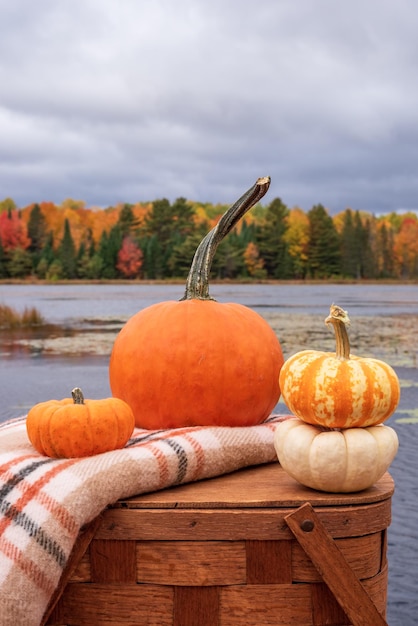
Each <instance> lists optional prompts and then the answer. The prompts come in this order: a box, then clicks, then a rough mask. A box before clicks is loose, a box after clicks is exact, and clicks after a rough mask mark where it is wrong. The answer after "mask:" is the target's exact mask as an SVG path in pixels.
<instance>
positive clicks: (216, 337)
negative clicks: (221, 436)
mask: <svg viewBox="0 0 418 626" xmlns="http://www.w3.org/2000/svg"><path fill="white" fill-rule="evenodd" d="M282 364H283V355H282V350H281V347H280V343H279V341H278V339H277V337H276V335H275V333H274V331H273V330H272V328H271V327H270V326H269V325H268V323H267V322H266V321H265V320H264V319H263V318H262V317H261V316H260V315H258V314H257V313H255V312H254V311H252V310H251V309H249V308H247V307H245V306H242V305H240V304H234V303H232V304H225V303H219V302H216V301H214V300H198V299H190V300H182V301H180V302H175V301H168V302H162V303H159V304H155V305H152V306H150V307H148V308H146V309H143V310H142V311H139V312H138V313H137V314H136V315H134V316H133V317H132V318H130V320H128V322H127V323H126V325H125V326H124V327H123V328H122V330H121V332H120V333H119V335H118V336H117V338H116V340H115V343H114V346H113V350H112V354H111V358H110V365H109V379H110V387H111V390H112V394H113V395H114V396H116V397H118V398H121V399H122V400H124V401H125V402H127V403H128V404H129V405H130V406H131V408H132V410H133V412H134V415H135V421H136V424H137V426H141V427H143V428H147V429H159V428H176V427H181V426H200V425H218V426H221V425H222V426H249V425H253V424H258V423H260V422H262V421H263V420H264V419H266V418H267V417H268V415H269V414H270V412H271V410H272V409H273V407H274V406H275V405H276V403H277V402H278V399H279V397H280V388H279V373H280V368H281V367H282Z"/></svg>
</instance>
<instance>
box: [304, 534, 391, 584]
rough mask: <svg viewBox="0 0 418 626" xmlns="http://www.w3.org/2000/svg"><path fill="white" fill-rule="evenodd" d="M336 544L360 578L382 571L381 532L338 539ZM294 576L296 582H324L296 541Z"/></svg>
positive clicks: (369, 576)
mask: <svg viewBox="0 0 418 626" xmlns="http://www.w3.org/2000/svg"><path fill="white" fill-rule="evenodd" d="M335 543H336V545H337V546H338V548H339V550H341V553H342V554H343V555H344V558H345V560H346V561H347V563H348V564H349V566H350V568H351V569H352V570H353V572H355V574H356V576H357V577H358V578H360V579H362V578H371V577H372V576H376V574H377V573H378V572H379V571H380V569H381V562H382V533H381V532H378V533H374V534H372V535H364V536H363V537H348V538H346V539H336V540H335ZM292 576H293V581H294V582H306V583H311V582H320V581H321V580H322V578H321V576H320V575H319V573H318V570H317V569H316V567H315V566H314V564H313V563H312V561H311V559H310V558H309V557H308V556H307V554H306V552H305V551H304V550H303V548H302V547H301V546H300V545H299V544H298V543H297V542H296V541H295V542H292Z"/></svg>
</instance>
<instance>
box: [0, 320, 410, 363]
mask: <svg viewBox="0 0 418 626" xmlns="http://www.w3.org/2000/svg"><path fill="white" fill-rule="evenodd" d="M262 317H263V318H264V319H265V320H266V321H267V322H268V323H269V324H270V326H271V327H272V328H273V330H274V332H275V333H276V335H277V337H278V338H279V341H280V344H281V346H282V351H283V356H284V357H285V358H288V357H289V356H291V355H292V354H294V353H295V352H299V351H301V350H306V349H309V350H319V351H324V352H334V350H335V339H334V333H333V331H332V329H329V328H327V327H326V326H325V323H324V319H325V318H324V316H323V315H322V314H321V315H319V314H310V313H292V314H291V315H289V314H286V313H268V312H267V313H264V314H263V315H262ZM128 319H129V317H118V319H115V318H112V317H100V318H94V319H93V318H87V319H86V318H84V319H83V322H82V324H81V325H80V324H79V325H77V326H71V327H68V326H56V325H54V326H52V327H50V328H49V330H48V325H46V326H45V327H44V328H36V329H33V331H30V330H28V329H25V332H21V333H17V332H15V333H14V338H13V341H10V342H9V346H10V350H9V352H12V351H13V346H15V347H16V349H20V350H24V351H26V352H28V353H29V354H32V355H36V356H41V357H42V356H45V357H48V356H51V357H52V356H55V357H56V356H59V355H61V356H83V355H84V356H109V355H110V352H111V350H112V346H113V342H114V340H115V338H116V335H117V333H118V332H119V330H120V329H121V328H122V326H123V325H124V323H125V322H126V321H127V320H128ZM414 328H415V329H416V328H418V315H417V314H403V315H393V316H390V315H388V316H375V317H370V316H357V317H355V318H354V319H353V321H352V324H351V326H350V328H349V331H348V332H349V339H350V344H351V352H352V354H353V355H356V356H361V357H371V358H378V359H381V360H384V361H386V362H387V363H388V364H389V365H391V366H392V367H396V366H398V367H411V368H417V367H418V336H417V334H416V333H414V330H413V329H414ZM1 343H4V345H6V342H2V338H1V335H0V345H1Z"/></svg>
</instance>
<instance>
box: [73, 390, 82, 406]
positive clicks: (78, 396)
mask: <svg viewBox="0 0 418 626" xmlns="http://www.w3.org/2000/svg"><path fill="white" fill-rule="evenodd" d="M71 395H72V397H73V401H74V404H84V396H83V392H82V391H81V389H80V387H74V389H73V390H72V392H71Z"/></svg>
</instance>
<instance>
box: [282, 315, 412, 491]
mask: <svg viewBox="0 0 418 626" xmlns="http://www.w3.org/2000/svg"><path fill="white" fill-rule="evenodd" d="M325 323H326V324H330V325H332V326H333V328H334V332H335V339H336V351H335V353H330V352H319V351H316V350H303V351H301V352H298V353H296V354H295V355H293V356H292V357H290V358H289V359H288V360H287V361H286V362H285V363H284V365H283V367H282V369H281V372H280V378H279V381H280V388H281V392H282V396H283V399H284V401H285V403H286V405H287V406H288V408H289V409H290V410H291V411H292V413H293V414H294V415H295V416H296V417H292V418H290V419H288V420H286V421H285V422H282V423H280V424H279V425H278V426H277V429H276V432H275V438H274V445H275V448H276V452H277V456H278V459H279V462H280V464H281V465H282V467H283V469H284V470H285V471H286V472H287V473H288V474H289V475H290V476H292V477H293V478H294V479H296V480H297V481H298V482H300V483H301V484H303V485H305V486H307V487H311V488H313V489H317V490H320V491H329V492H335V493H337V492H355V491H360V490H363V489H366V488H368V487H370V486H372V485H373V484H374V483H375V482H376V481H377V480H378V479H379V478H381V476H383V474H384V473H385V472H386V470H387V469H388V467H389V465H390V464H391V463H392V461H393V459H394V458H395V455H396V453H397V451H398V445H399V443H398V437H397V435H396V432H395V431H394V430H393V428H391V427H389V426H385V425H383V422H384V421H385V420H387V419H388V418H389V417H390V415H392V413H393V412H394V411H395V409H396V407H397V405H398V402H399V398H400V385H399V380H398V377H397V375H396V373H395V371H394V370H393V369H392V368H391V367H390V366H389V365H388V364H387V363H384V362H383V361H380V360H378V359H373V358H361V357H356V356H353V355H351V354H350V343H349V338H348V333H347V327H348V326H349V324H350V320H349V317H348V314H347V312H346V311H344V310H343V309H342V308H341V307H339V306H337V305H334V304H333V305H332V306H331V309H330V314H329V316H328V317H327V318H326V320H325Z"/></svg>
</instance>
